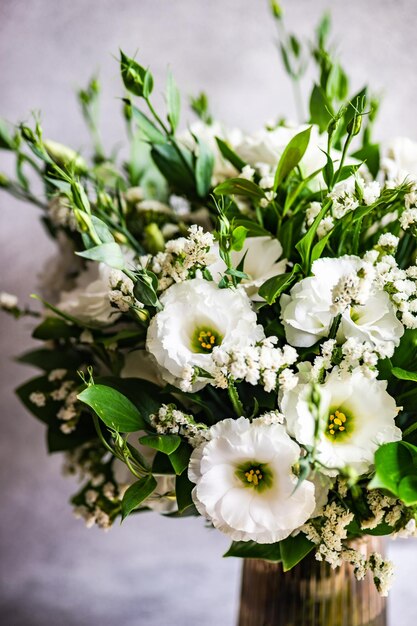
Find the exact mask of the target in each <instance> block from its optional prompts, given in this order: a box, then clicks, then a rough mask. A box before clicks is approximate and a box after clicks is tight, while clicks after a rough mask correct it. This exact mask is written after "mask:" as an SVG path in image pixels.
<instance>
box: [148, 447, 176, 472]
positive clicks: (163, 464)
mask: <svg viewBox="0 0 417 626" xmlns="http://www.w3.org/2000/svg"><path fill="white" fill-rule="evenodd" d="M169 459H170V457H169V456H168V455H167V454H164V453H163V452H157V453H156V454H155V458H154V460H153V462H152V471H153V473H154V474H163V475H167V476H173V475H174V474H175V472H174V470H173V469H172V464H171V462H170V460H169Z"/></svg>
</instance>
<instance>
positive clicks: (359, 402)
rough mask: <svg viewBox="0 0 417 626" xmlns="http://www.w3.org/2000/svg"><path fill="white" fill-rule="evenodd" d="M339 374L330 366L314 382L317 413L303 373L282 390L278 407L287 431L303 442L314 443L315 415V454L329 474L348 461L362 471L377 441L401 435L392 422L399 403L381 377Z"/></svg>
mask: <svg viewBox="0 0 417 626" xmlns="http://www.w3.org/2000/svg"><path fill="white" fill-rule="evenodd" d="M339 374H340V373H339V371H338V370H337V368H335V369H334V370H333V371H332V372H331V374H329V376H328V377H327V379H326V381H325V382H324V384H322V385H316V386H315V387H314V390H315V391H316V392H317V393H318V397H319V401H318V403H317V404H318V405H319V406H318V413H317V414H316V411H315V408H314V407H315V406H316V405H314V403H312V391H313V387H312V385H311V384H310V383H309V382H305V378H304V377H302V378H301V382H300V383H299V384H298V385H297V386H296V387H294V388H293V389H292V390H290V391H289V392H287V393H284V396H283V398H282V400H281V403H280V404H281V407H280V408H281V411H282V412H283V414H284V415H285V418H286V423H287V428H288V431H289V433H290V434H291V435H293V436H294V437H295V439H296V440H297V441H298V443H300V444H302V445H306V446H313V445H314V440H315V430H316V425H317V419H318V425H319V427H318V433H317V442H316V446H317V447H316V454H317V459H318V460H319V461H320V463H322V464H323V465H324V466H325V467H326V468H329V469H328V472H329V474H330V475H336V474H337V473H338V471H337V470H338V469H342V468H344V467H347V466H349V467H351V468H353V469H354V470H356V471H357V472H358V473H359V474H362V473H364V472H366V471H367V470H368V469H369V467H370V466H371V465H372V464H373V462H374V454H375V452H376V450H377V449H378V447H379V446H380V445H382V444H383V443H388V442H391V441H399V440H400V439H401V430H400V429H399V428H397V426H396V425H395V417H396V416H397V413H398V408H397V406H396V404H395V400H394V399H393V398H392V397H391V396H390V395H389V394H388V393H387V390H386V389H387V383H386V381H382V380H376V379H369V378H367V377H366V376H364V375H363V373H362V372H361V371H360V370H355V371H354V372H353V373H352V374H350V375H345V376H342V377H341V376H340V375H339ZM303 379H304V380H303Z"/></svg>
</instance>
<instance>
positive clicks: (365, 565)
mask: <svg viewBox="0 0 417 626" xmlns="http://www.w3.org/2000/svg"><path fill="white" fill-rule="evenodd" d="M321 515H322V518H321V521H320V522H319V523H317V522H316V520H315V521H314V522H309V523H307V524H304V526H302V527H301V530H302V531H303V532H304V533H305V534H306V536H307V538H308V539H309V540H310V541H312V542H313V543H314V544H316V546H317V548H316V559H317V560H318V561H326V562H327V563H329V564H330V566H331V567H332V568H333V569H334V568H336V567H339V566H340V565H342V563H343V562H344V561H345V562H348V563H350V564H352V565H353V568H354V574H355V577H356V578H357V580H362V579H363V578H364V577H365V575H366V572H367V571H368V570H369V571H370V572H371V573H372V576H373V578H374V582H375V586H376V588H377V590H378V591H379V593H380V594H381V596H386V595H387V594H388V591H389V588H390V584H391V578H392V574H393V566H392V563H391V562H390V561H384V559H383V558H382V556H381V555H380V554H379V553H377V552H373V553H372V554H371V555H370V556H369V557H368V558H366V556H365V554H364V553H363V552H362V550H361V547H360V545H359V546H358V548H354V547H352V546H351V545H349V544H348V543H346V540H347V527H348V526H349V524H350V523H351V522H352V521H353V519H354V514H353V513H352V512H350V511H348V510H346V509H345V508H344V506H343V505H342V504H340V503H338V502H331V503H330V504H327V505H326V506H325V507H324V508H323V510H322V512H321Z"/></svg>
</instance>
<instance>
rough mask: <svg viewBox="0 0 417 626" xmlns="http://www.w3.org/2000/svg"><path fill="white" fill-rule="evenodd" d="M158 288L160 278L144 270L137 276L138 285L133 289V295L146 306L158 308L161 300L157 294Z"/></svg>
mask: <svg viewBox="0 0 417 626" xmlns="http://www.w3.org/2000/svg"><path fill="white" fill-rule="evenodd" d="M157 288H158V278H157V276H156V275H155V274H154V273H153V272H151V271H150V270H142V271H141V273H137V274H136V284H135V286H134V288H133V294H134V296H135V298H137V300H139V302H142V303H143V304H145V305H146V306H154V307H157V306H158V304H159V298H158V295H157V293H156V290H157Z"/></svg>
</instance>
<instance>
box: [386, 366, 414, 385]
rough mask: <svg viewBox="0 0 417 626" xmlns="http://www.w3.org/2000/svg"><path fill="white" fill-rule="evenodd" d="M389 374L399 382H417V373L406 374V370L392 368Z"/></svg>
mask: <svg viewBox="0 0 417 626" xmlns="http://www.w3.org/2000/svg"><path fill="white" fill-rule="evenodd" d="M391 373H392V375H393V376H395V378H398V379H399V380H412V381H413V382H417V372H407V370H403V369H402V368H401V367H393V368H392V370H391Z"/></svg>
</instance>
